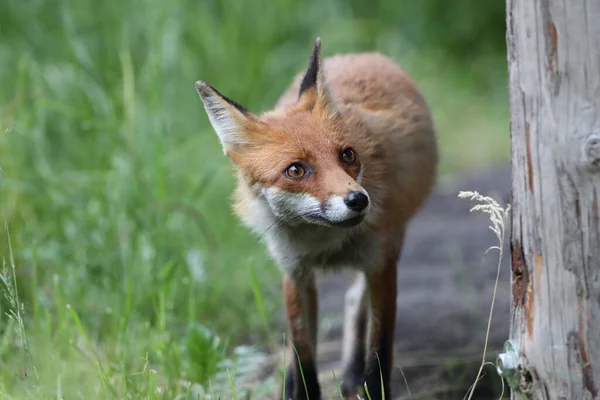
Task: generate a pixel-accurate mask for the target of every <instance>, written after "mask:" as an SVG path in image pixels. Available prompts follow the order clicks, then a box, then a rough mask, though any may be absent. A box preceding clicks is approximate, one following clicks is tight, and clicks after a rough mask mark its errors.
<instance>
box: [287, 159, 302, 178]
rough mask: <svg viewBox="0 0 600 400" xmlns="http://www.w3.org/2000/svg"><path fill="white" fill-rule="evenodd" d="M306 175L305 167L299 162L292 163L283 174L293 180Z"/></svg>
mask: <svg viewBox="0 0 600 400" xmlns="http://www.w3.org/2000/svg"><path fill="white" fill-rule="evenodd" d="M304 175H306V168H304V166H303V165H302V164H300V163H293V164H292V165H290V166H289V167H287V169H286V170H285V176H286V177H287V178H289V179H291V180H293V181H297V180H300V179H302V178H303V177H304Z"/></svg>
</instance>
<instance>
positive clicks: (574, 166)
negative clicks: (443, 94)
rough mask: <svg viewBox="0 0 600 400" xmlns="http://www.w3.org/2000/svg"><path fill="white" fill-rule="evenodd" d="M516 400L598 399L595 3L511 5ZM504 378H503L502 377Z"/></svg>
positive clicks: (512, 0) (599, 184)
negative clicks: (530, 399)
mask: <svg viewBox="0 0 600 400" xmlns="http://www.w3.org/2000/svg"><path fill="white" fill-rule="evenodd" d="M507 27H508V34H507V50H508V67H509V81H510V104H511V142H512V175H513V176H512V180H513V181H512V190H513V199H512V207H513V210H512V213H513V214H512V229H511V254H512V296H511V302H512V304H511V307H512V320H511V327H510V337H511V339H512V340H513V341H514V344H515V347H516V350H517V352H518V354H515V355H516V356H517V357H518V359H515V360H518V363H517V365H518V368H516V369H514V370H513V369H511V368H510V365H508V364H507V365H505V367H506V369H505V374H506V376H509V375H511V374H513V375H512V376H510V377H512V378H513V380H512V386H513V389H512V396H511V398H513V399H525V398H531V397H533V398H535V399H538V398H539V399H573V400H579V399H598V398H600V267H599V265H600V226H599V225H600V224H599V218H598V215H599V209H598V198H599V197H600V108H599V107H600V0H507ZM507 371H508V373H507Z"/></svg>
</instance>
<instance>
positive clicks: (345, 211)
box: [323, 192, 369, 224]
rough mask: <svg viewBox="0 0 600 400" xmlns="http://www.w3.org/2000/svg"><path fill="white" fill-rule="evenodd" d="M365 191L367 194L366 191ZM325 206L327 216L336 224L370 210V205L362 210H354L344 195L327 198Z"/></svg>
mask: <svg viewBox="0 0 600 400" xmlns="http://www.w3.org/2000/svg"><path fill="white" fill-rule="evenodd" d="M363 193H365V194H366V192H363ZM367 197H368V195H367ZM323 208H324V211H325V212H324V216H325V218H326V219H327V220H329V221H331V222H332V223H334V224H335V223H339V222H344V221H345V220H347V219H350V218H354V217H358V216H359V215H361V214H366V213H367V212H369V207H367V208H366V209H364V210H363V211H361V212H356V211H352V210H351V209H349V208H348V206H346V203H345V202H344V197H343V196H331V197H330V198H328V199H327V201H326V202H325V205H324V207H323Z"/></svg>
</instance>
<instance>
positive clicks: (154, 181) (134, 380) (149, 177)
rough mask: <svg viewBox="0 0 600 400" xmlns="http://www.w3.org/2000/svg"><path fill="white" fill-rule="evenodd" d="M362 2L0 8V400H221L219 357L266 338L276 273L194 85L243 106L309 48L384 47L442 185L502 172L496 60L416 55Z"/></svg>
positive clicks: (264, 100)
mask: <svg viewBox="0 0 600 400" xmlns="http://www.w3.org/2000/svg"><path fill="white" fill-rule="evenodd" d="M378 4H379V6H378V8H376V9H372V10H371V13H372V14H374V15H372V16H370V17H369V19H366V18H362V17H360V16H359V15H358V14H357V12H356V10H354V9H353V8H352V6H351V4H350V3H346V2H345V1H342V0H331V1H326V2H315V1H313V2H306V3H305V2H303V1H301V0H278V1H274V2H242V1H239V0H219V1H216V0H211V1H190V0H183V1H180V2H168V1H166V0H146V1H141V0H131V1H124V2H120V1H117V0H107V1H103V2H92V1H90V0H77V1H75V0H62V1H61V0H53V1H43V0H27V1H19V0H3V1H2V3H1V4H0V38H1V39H0V88H1V89H0V168H2V172H1V175H0V205H1V206H2V210H1V211H0V213H1V214H2V215H4V216H5V217H6V220H7V222H8V232H10V236H11V239H12V251H13V252H14V264H13V262H12V261H11V257H10V256H9V245H8V243H9V241H8V236H7V235H5V234H4V232H3V233H2V234H0V239H1V240H0V249H1V253H2V255H3V257H4V259H5V266H6V271H5V274H4V275H3V276H4V278H5V281H6V282H4V283H3V284H1V286H0V293H1V294H7V295H6V296H2V297H3V298H2V300H1V301H0V314H1V316H0V398H7V399H40V398H44V399H45V398H63V397H64V398H65V399H75V398H94V399H95V398H98V399H100V398H131V399H137V398H147V399H158V398H169V399H172V398H175V396H177V395H181V396H186V394H187V395H188V396H189V395H190V394H189V391H190V390H191V389H190V385H189V383H194V384H196V385H200V386H202V389H200V388H199V386H195V389H194V390H197V391H202V390H205V391H207V392H209V388H210V387H211V386H212V389H213V390H214V392H215V393H222V392H223V391H230V383H229V380H230V375H229V374H228V372H227V371H228V368H230V369H229V371H230V373H231V374H232V375H231V376H233V378H235V374H236V373H237V372H239V371H238V369H237V368H236V365H237V364H236V360H241V359H244V360H245V362H246V363H248V362H250V361H248V359H249V358H248V356H247V355H243V354H245V353H243V351H242V350H243V348H240V347H236V346H239V345H241V344H251V345H260V346H264V345H266V342H267V341H266V340H265V337H270V338H273V337H275V338H277V337H281V335H280V332H274V331H272V323H273V315H274V314H275V313H276V312H277V311H278V310H280V307H281V305H280V303H279V287H278V283H279V274H278V272H277V269H276V267H275V266H274V265H273V263H272V262H271V261H270V260H269V259H268V257H267V255H266V253H265V251H264V250H263V248H262V247H261V246H259V245H258V244H257V241H256V238H254V237H252V236H251V235H250V234H249V233H248V232H247V231H246V230H245V229H243V228H241V227H240V226H239V223H238V222H237V220H236V219H235V218H234V217H233V215H232V213H231V211H230V208H229V206H228V205H227V204H228V202H229V196H230V193H231V191H232V189H233V185H234V180H233V174H232V168H231V165H230V163H229V162H228V160H227V159H225V157H224V156H223V154H222V151H221V148H220V146H219V143H218V140H217V138H216V135H215V134H214V132H213V131H212V129H211V128H210V126H209V123H208V120H207V118H206V115H205V113H204V110H203V108H202V104H201V101H200V99H199V98H198V97H197V95H196V93H195V90H194V81H195V80H197V79H203V80H206V81H208V82H210V83H211V84H213V85H214V86H216V87H217V88H218V89H219V90H220V91H222V92H223V93H225V94H226V95H228V96H229V97H232V98H234V99H236V100H237V101H239V102H241V103H243V104H245V105H246V106H248V107H249V108H251V109H252V110H254V111H260V110H264V109H266V108H268V107H269V106H270V105H271V104H273V102H274V101H275V100H276V99H277V96H278V95H279V93H280V92H281V91H283V90H284V88H285V87H286V85H287V84H288V82H289V80H290V79H291V77H292V76H293V75H294V74H295V73H296V72H297V71H298V70H299V69H300V68H302V67H304V65H306V63H307V61H308V57H309V54H310V50H311V46H312V43H313V40H314V38H315V37H316V36H321V38H322V40H323V52H324V54H325V55H328V54H333V53H336V52H346V51H360V50H373V49H377V50H381V51H383V52H385V53H387V54H389V55H391V56H393V57H394V58H396V59H397V60H398V61H399V62H401V63H402V65H403V66H404V67H405V69H406V70H407V71H408V72H409V73H410V74H411V75H413V77H414V78H415V79H416V80H417V82H418V84H419V85H420V87H421V88H422V90H423V92H424V93H425V95H426V97H427V99H428V101H429V104H430V106H431V108H432V110H433V112H434V117H435V121H436V125H437V126H438V130H439V140H440V147H441V156H442V159H441V172H442V173H443V174H448V173H453V172H457V171H461V170H472V169H477V168H482V167H486V166H489V165H492V164H494V163H498V162H503V161H505V160H507V159H508V146H509V139H508V108H507V104H508V103H507V94H506V79H505V57H504V54H497V55H494V54H493V53H480V54H474V55H473V56H472V58H471V59H469V60H460V61H457V60H456V58H454V57H452V54H448V53H447V52H444V51H440V49H439V48H435V46H428V47H426V48H421V46H420V45H419V46H417V45H415V44H411V43H413V42H411V41H409V40H405V36H404V31H403V29H402V26H401V25H400V24H398V23H397V21H395V20H394V19H393V18H391V17H390V15H389V10H390V8H391V7H392V6H393V5H394V4H395V2H394V0H381V1H379V2H378ZM392 8H393V7H392ZM384 16H385V17H386V18H383V17H384ZM379 17H381V18H379ZM404 18H405V19H406V18H408V19H410V16H408V17H407V16H405V17H404ZM500 40H504V39H503V38H500ZM13 267H14V277H13V273H12V272H11V271H13ZM15 279H16V280H15ZM15 284H16V286H17V289H18V294H19V296H20V301H16V302H15V300H16V299H15V298H14V295H13V296H11V295H10V293H9V291H8V286H12V287H13V288H14V286H15ZM19 303H22V304H23V306H22V309H21V307H20V306H19ZM17 310H18V314H19V316H18V317H16V316H13V317H12V318H9V316H8V314H10V313H11V312H13V313H14V312H17ZM20 320H21V321H22V322H23V327H22V328H23V329H21V328H20V327H21V325H20V322H19V321H20ZM23 333H25V334H26V335H27V340H28V341H27V342H26V343H25V344H24V343H23V341H22V340H21V339H22V337H23ZM276 342H277V340H276ZM26 350H27V351H26ZM28 354H30V355H31V362H30V361H29V358H28ZM244 360H242V361H244ZM33 366H35V369H34V368H33ZM240 374H241V372H240ZM209 382H210V385H209ZM234 386H235V382H234ZM158 388H160V390H158ZM237 395H238V396H241V394H240V393H237Z"/></svg>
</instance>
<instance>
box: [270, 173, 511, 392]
mask: <svg viewBox="0 0 600 400" xmlns="http://www.w3.org/2000/svg"><path fill="white" fill-rule="evenodd" d="M461 190H476V191H478V192H480V193H482V194H484V195H488V196H491V197H493V198H494V199H496V201H498V202H499V203H500V204H501V205H503V206H504V205H506V204H507V203H508V202H509V201H510V169H509V167H508V166H507V167H504V168H498V169H494V170H490V171H487V172H484V173H479V174H477V175H473V176H466V177H465V176H463V177H460V178H456V179H451V180H447V181H445V182H444V183H443V184H440V185H438V187H437V190H436V191H435V193H434V194H433V196H432V197H431V198H430V200H429V201H428V203H427V204H426V205H425V206H424V208H423V209H422V210H421V211H420V213H419V214H418V216H417V217H416V218H415V219H414V220H413V222H412V224H411V227H410V228H409V231H408V235H407V238H406V244H405V248H404V251H403V257H402V260H401V262H400V265H399V274H398V285H399V294H398V300H397V302H398V313H397V328H396V348H395V350H396V359H395V365H396V366H397V367H396V368H395V369H394V372H393V380H394V395H395V398H397V399H404V398H406V399H408V398H409V397H408V392H407V388H406V384H405V383H404V379H403V377H402V372H401V370H400V367H401V368H402V371H403V372H404V374H405V376H406V380H407V381H408V386H409V388H410V390H411V392H412V398H413V399H424V398H436V399H461V398H462V397H463V396H464V394H465V393H466V392H467V390H468V388H469V386H470V385H471V384H472V383H473V380H474V379H475V376H476V373H477V368H478V366H479V363H480V360H481V355H482V350H483V344H484V336H485V329H486V324H487V320H488V315H489V308H490V302H491V299H492V292H493V286H494V280H495V277H496V265H497V260H498V252H497V251H494V252H490V253H488V256H487V257H486V258H485V259H484V253H485V251H486V249H487V248H488V247H490V246H493V245H497V241H496V238H495V235H494V234H493V233H492V232H491V231H490V230H489V228H488V225H489V220H488V217H487V215H485V214H481V213H478V212H475V213H469V209H470V207H471V206H472V205H473V203H471V202H470V201H468V200H463V199H459V198H458V197H457V195H458V192H459V191H461ZM506 241H507V242H508V230H507V236H506ZM504 247H505V254H506V256H505V257H504V262H503V265H502V271H501V278H500V284H499V287H498V295H497V302H496V308H495V314H494V319H493V322H492V329H491V337H490V349H489V352H488V360H490V361H493V360H494V359H495V356H496V354H497V352H498V349H500V348H501V346H502V343H503V342H504V340H506V339H507V335H508V329H509V326H508V324H509V279H510V267H509V266H510V257H509V255H508V243H507V244H506V245H505V246H504ZM350 279H351V274H343V275H337V276H324V277H321V278H320V280H319V301H320V314H321V317H320V332H319V334H320V335H319V337H320V339H319V349H318V359H319V370H320V371H321V382H322V384H323V386H324V392H325V398H336V397H335V396H334V395H335V392H334V391H333V390H332V388H331V382H332V376H333V375H332V373H331V371H332V370H333V371H335V372H338V371H337V369H338V367H339V357H340V349H341V334H342V317H343V312H342V310H343V302H344V292H345V290H346V287H347V285H348V283H349V281H350ZM280 320H281V324H282V325H281V326H282V329H284V328H283V327H284V325H283V318H282V316H280ZM273 371H274V365H273V362H270V363H267V365H265V366H263V369H262V373H261V375H262V376H263V377H264V376H267V375H271V373H272V372H273ZM479 388H480V389H478V391H477V393H476V396H474V398H478V399H492V398H493V399H498V398H499V389H500V381H499V378H498V376H497V375H496V374H495V372H494V370H493V369H490V370H488V376H486V378H484V380H483V381H481V382H480V385H479ZM338 398H339V397H338Z"/></svg>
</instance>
